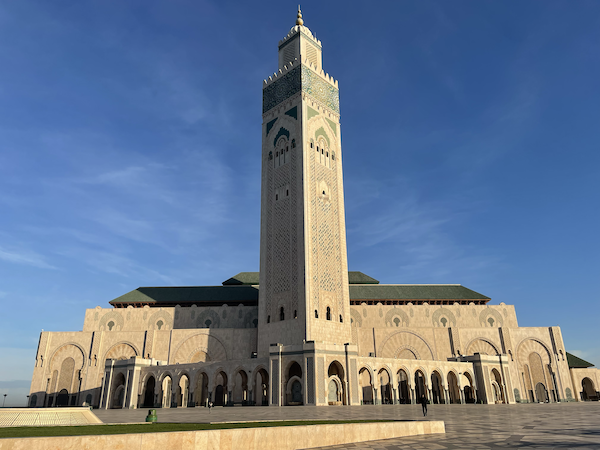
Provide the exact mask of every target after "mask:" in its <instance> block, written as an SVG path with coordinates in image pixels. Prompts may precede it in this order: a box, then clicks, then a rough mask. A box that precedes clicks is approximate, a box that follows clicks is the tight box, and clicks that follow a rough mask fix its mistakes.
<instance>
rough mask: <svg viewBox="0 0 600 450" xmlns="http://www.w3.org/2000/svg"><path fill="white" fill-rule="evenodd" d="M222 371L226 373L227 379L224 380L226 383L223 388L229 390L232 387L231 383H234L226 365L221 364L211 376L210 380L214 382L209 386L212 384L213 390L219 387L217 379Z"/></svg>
mask: <svg viewBox="0 0 600 450" xmlns="http://www.w3.org/2000/svg"><path fill="white" fill-rule="evenodd" d="M221 373H222V374H224V375H225V379H224V380H223V382H224V384H223V385H222V386H223V389H227V390H229V388H230V385H231V383H232V380H231V376H230V374H229V373H228V372H227V370H225V367H223V366H219V367H217V368H216V369H215V370H213V373H212V377H210V378H209V381H211V382H212V384H209V386H212V390H213V391H214V390H215V389H216V388H217V379H218V378H219V375H220V374H221ZM221 378H223V377H221Z"/></svg>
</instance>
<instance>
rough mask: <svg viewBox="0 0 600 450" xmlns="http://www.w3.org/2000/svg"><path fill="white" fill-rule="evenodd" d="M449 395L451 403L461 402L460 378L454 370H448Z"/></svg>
mask: <svg viewBox="0 0 600 450" xmlns="http://www.w3.org/2000/svg"><path fill="white" fill-rule="evenodd" d="M448 396H449V397H450V403H451V404H452V403H460V402H461V401H460V389H459V388H458V379H457V378H456V375H455V374H454V372H448Z"/></svg>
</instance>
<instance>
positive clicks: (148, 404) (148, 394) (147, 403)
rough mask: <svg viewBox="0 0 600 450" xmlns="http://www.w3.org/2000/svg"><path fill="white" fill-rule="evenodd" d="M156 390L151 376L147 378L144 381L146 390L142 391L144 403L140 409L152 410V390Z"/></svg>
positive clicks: (154, 381)
mask: <svg viewBox="0 0 600 450" xmlns="http://www.w3.org/2000/svg"><path fill="white" fill-rule="evenodd" d="M155 388H156V380H155V379H154V377H153V376H152V375H150V376H149V377H148V380H147V381H146V388H145V389H144V403H143V404H142V407H144V408H152V407H153V406H154V389H155Z"/></svg>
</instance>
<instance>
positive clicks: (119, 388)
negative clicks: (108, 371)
mask: <svg viewBox="0 0 600 450" xmlns="http://www.w3.org/2000/svg"><path fill="white" fill-rule="evenodd" d="M112 389H113V393H112V397H111V404H110V408H111V409H118V408H123V401H124V399H125V375H123V374H122V373H118V374H116V375H115V378H114V380H113V388H112Z"/></svg>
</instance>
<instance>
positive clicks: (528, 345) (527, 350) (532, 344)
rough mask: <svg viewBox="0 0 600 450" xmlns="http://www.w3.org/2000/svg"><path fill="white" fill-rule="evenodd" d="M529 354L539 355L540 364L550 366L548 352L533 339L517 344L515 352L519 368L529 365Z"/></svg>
mask: <svg viewBox="0 0 600 450" xmlns="http://www.w3.org/2000/svg"><path fill="white" fill-rule="evenodd" d="M531 353H537V354H538V355H540V358H541V360H542V364H543V365H544V366H547V365H548V364H550V352H548V349H547V348H546V346H545V345H543V344H541V343H540V342H539V341H537V340H534V339H525V340H524V341H523V342H521V343H520V344H519V348H518V350H517V361H518V363H519V365H520V366H522V365H524V364H528V363H529V355H530V354H531Z"/></svg>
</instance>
